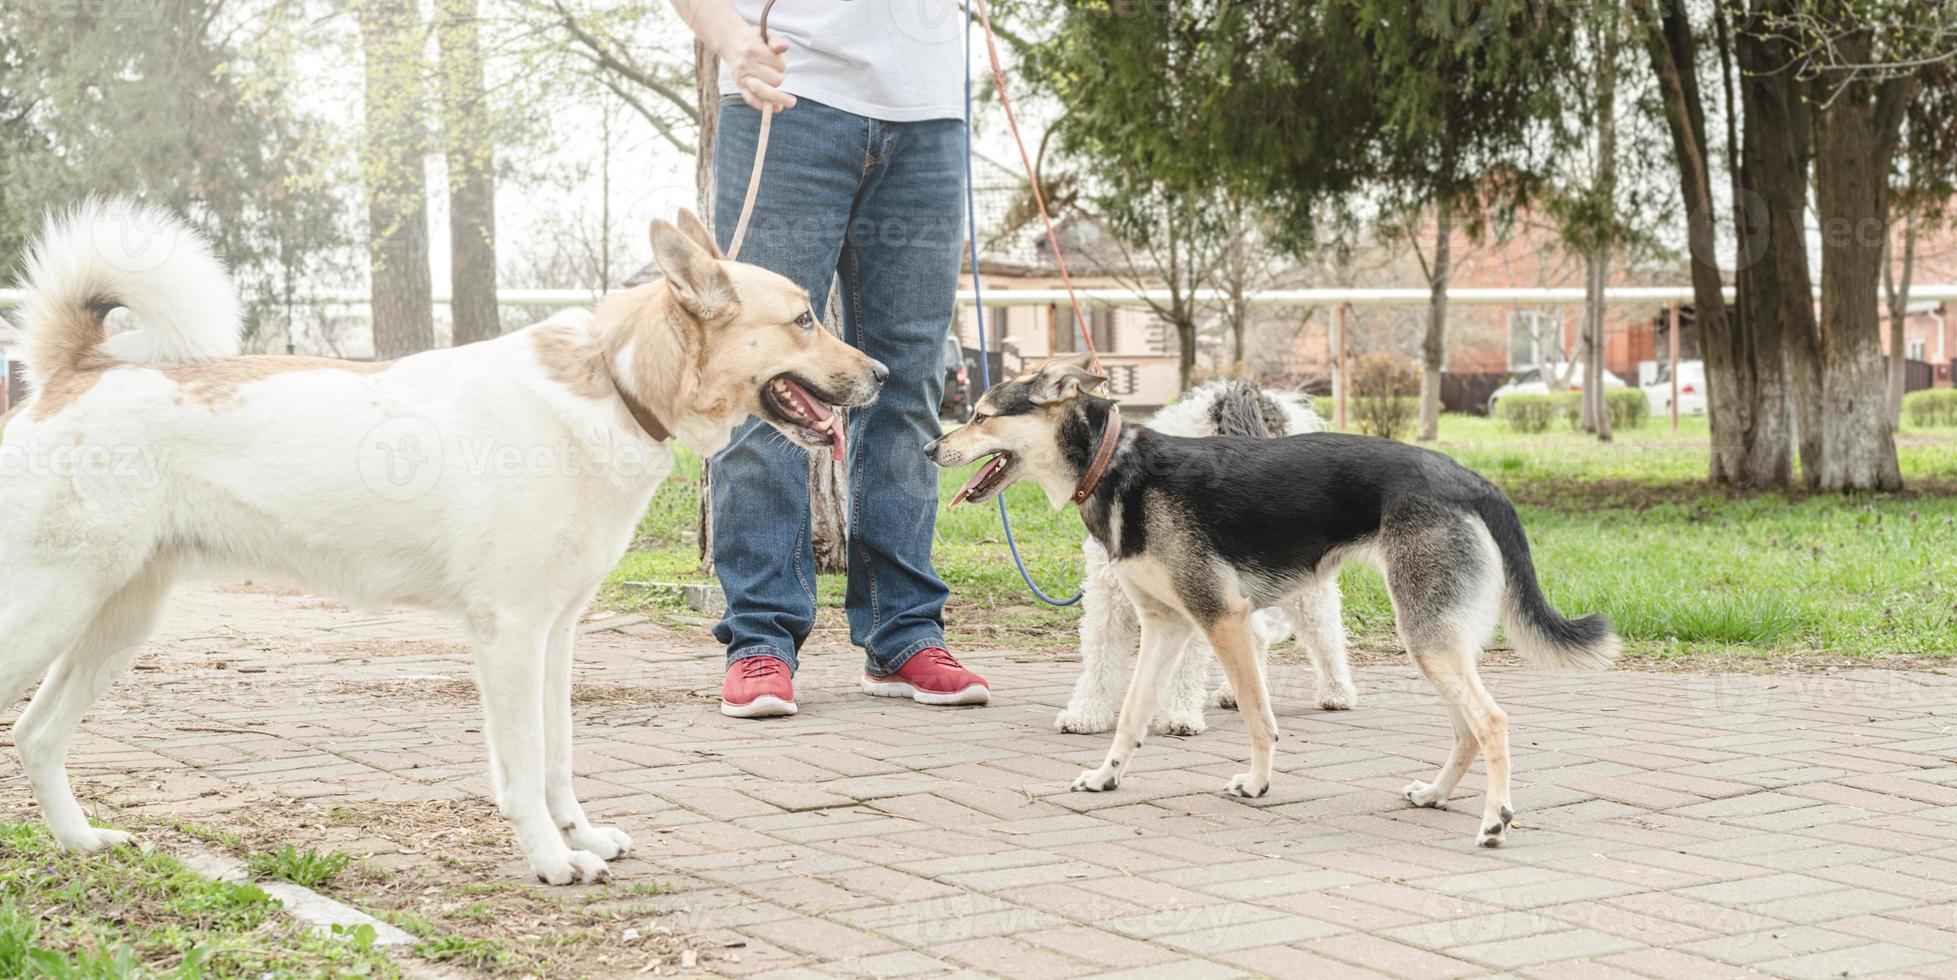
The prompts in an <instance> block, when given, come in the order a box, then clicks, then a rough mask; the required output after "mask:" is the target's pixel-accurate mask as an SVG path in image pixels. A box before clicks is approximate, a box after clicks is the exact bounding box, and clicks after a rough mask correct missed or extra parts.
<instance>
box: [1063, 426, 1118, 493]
mask: <svg viewBox="0 0 1957 980" xmlns="http://www.w3.org/2000/svg"><path fill="white" fill-rule="evenodd" d="M1120 444H1121V410H1120V409H1118V408H1115V407H1113V406H1109V408H1108V424H1107V425H1105V426H1102V427H1101V445H1100V446H1099V447H1098V448H1096V449H1095V450H1094V461H1093V462H1091V463H1089V464H1087V472H1085V473H1082V474H1081V475H1080V483H1079V484H1078V485H1076V486H1075V487H1074V503H1076V504H1078V503H1080V502H1081V501H1083V500H1086V499H1087V495H1088V494H1090V493H1093V492H1094V488H1095V487H1097V486H1100V484H1101V474H1103V473H1106V472H1107V471H1108V463H1110V462H1112V461H1113V460H1114V447H1116V446H1118V445H1120Z"/></svg>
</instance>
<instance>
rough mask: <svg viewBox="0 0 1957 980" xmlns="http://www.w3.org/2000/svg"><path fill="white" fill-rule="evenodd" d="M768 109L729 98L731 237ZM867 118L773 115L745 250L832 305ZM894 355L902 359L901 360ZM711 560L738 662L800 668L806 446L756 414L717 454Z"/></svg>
mask: <svg viewBox="0 0 1957 980" xmlns="http://www.w3.org/2000/svg"><path fill="white" fill-rule="evenodd" d="M760 124H761V114H760V113H759V112H757V111H755V110H754V109H751V108H749V107H747V106H746V105H744V104H742V103H741V102H740V101H739V100H738V99H724V100H722V102H721V107H720V131H719V136H718V138H717V139H716V140H715V144H714V234H715V237H716V238H717V239H718V240H719V242H720V245H721V247H722V248H723V249H724V248H726V247H727V245H728V244H729V242H730V241H731V240H732V239H733V237H734V225H735V223H736V222H738V221H739V220H740V215H741V201H742V199H743V198H744V197H745V196H746V194H747V182H748V174H749V172H750V171H751V169H752V167H753V165H754V149H755V142H756V138H757V136H758V134H759V131H760ZM869 126H870V123H869V121H868V120H866V119H864V118H863V117H861V116H858V115H855V114H853V113H848V112H844V111H842V110H840V109H836V108H833V107H830V106H826V105H822V104H820V103H817V102H814V101H811V100H808V99H803V100H802V101H801V104H800V105H797V106H796V107H795V108H793V109H790V110H788V111H786V112H783V113H780V114H778V115H776V116H775V120H774V124H773V127H772V132H771V133H770V134H769V144H768V158H767V162H766V170H765V174H764V176H763V177H762V179H761V188H760V191H759V193H758V194H757V195H756V198H755V203H754V216H753V218H752V219H750V221H749V225H748V231H747V238H746V240H745V241H744V242H743V243H742V245H741V254H740V261H742V262H747V263H751V264H754V265H759V266H762V267H764V268H767V269H771V270H773V271H775V272H778V273H780V274H781V275H783V276H786V277H788V278H789V279H790V280H792V281H794V282H795V283H796V284H797V285H799V286H801V287H802V288H803V289H806V290H808V291H809V295H810V297H811V298H812V300H813V305H814V307H815V309H816V310H818V311H821V310H823V309H825V308H826V305H827V300H828V296H829V286H830V283H831V281H832V279H833V278H834V276H835V270H836V261H837V256H838V254H839V252H840V251H841V249H842V243H843V236H844V233H845V230H846V228H847V225H848V222H849V214H850V208H851V207H852V205H853V204H854V202H855V200H856V197H857V192H858V190H859V188H860V187H861V186H862V183H863V179H864V171H865V166H866V156H867V154H866V151H865V148H866V146H867V145H868V143H867V141H868V138H869ZM893 367H894V365H893ZM712 484H713V523H714V539H713V544H714V568H715V571H716V572H717V573H718V574H719V576H720V585H721V588H722V590H723V591H725V592H726V595H727V613H726V615H725V616H724V617H723V618H722V619H721V621H720V623H719V625H718V626H716V627H715V628H714V636H715V637H717V638H718V639H719V640H720V642H722V643H723V644H726V646H727V659H728V662H729V663H730V664H731V663H732V662H733V661H735V660H739V659H742V658H745V657H755V656H771V657H776V658H779V659H781V660H783V661H786V662H787V663H788V665H789V667H790V668H791V669H792V668H793V667H794V666H795V656H796V653H797V652H798V651H799V650H800V649H801V646H802V641H803V640H804V639H806V638H807V637H808V635H809V631H810V630H811V629H812V628H814V625H815V588H816V579H815V555H814V551H813V549H812V545H811V542H810V538H809V451H808V450H807V449H804V448H802V447H800V446H796V445H794V444H792V443H790V442H789V441H788V440H787V439H784V438H783V437H782V436H781V434H780V433H777V432H776V431H775V430H774V429H773V428H771V427H769V426H768V425H767V424H765V423H763V422H761V421H760V420H759V419H752V418H751V419H749V420H748V422H747V424H746V425H745V426H743V427H742V428H741V429H740V431H739V432H737V433H736V434H735V436H734V440H733V442H731V443H729V444H728V446H727V448H726V449H725V450H724V451H722V452H721V453H720V454H719V455H717V456H715V457H714V458H713V474H712Z"/></svg>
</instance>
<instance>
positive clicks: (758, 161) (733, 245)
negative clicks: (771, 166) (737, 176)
mask: <svg viewBox="0 0 1957 980" xmlns="http://www.w3.org/2000/svg"><path fill="white" fill-rule="evenodd" d="M773 9H775V0H768V2H767V3H765V4H763V5H762V6H761V24H760V27H761V43H762V44H767V43H768V11H770V10H773ZM736 81H737V82H738V81H739V80H738V79H737V80H736ZM778 111H780V110H779V109H778V107H776V106H775V105H773V104H769V105H768V107H767V108H765V109H762V110H761V135H760V136H758V137H756V139H755V143H754V170H753V171H751V172H750V173H749V174H748V177H747V198H746V199H745V200H743V201H742V202H741V220H739V221H737V222H735V223H734V238H733V240H732V241H730V242H728V245H727V257H728V258H729V259H738V258H740V256H741V242H742V241H743V240H744V239H746V238H747V223H748V219H749V218H752V217H754V196H755V194H756V193H757V192H759V191H760V190H761V165H762V163H763V162H764V161H766V160H767V159H768V128H769V127H770V126H771V125H772V124H773V123H774V121H775V113H776V112H778Z"/></svg>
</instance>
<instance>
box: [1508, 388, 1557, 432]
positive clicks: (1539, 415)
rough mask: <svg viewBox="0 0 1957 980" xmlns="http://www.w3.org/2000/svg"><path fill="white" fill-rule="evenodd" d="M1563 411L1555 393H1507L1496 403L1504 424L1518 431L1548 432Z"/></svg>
mask: <svg viewBox="0 0 1957 980" xmlns="http://www.w3.org/2000/svg"><path fill="white" fill-rule="evenodd" d="M1562 412H1563V406H1561V405H1559V404H1557V403H1556V401H1555V396H1553V395H1505V396H1503V397H1502V400H1501V401H1498V402H1496V403H1495V414H1496V416H1497V417H1499V418H1500V419H1501V420H1502V424H1503V425H1506V426H1508V427H1509V428H1511V429H1514V430H1515V431H1517V432H1548V431H1549V426H1550V423H1552V422H1554V421H1556V417H1557V416H1558V415H1560V414H1562Z"/></svg>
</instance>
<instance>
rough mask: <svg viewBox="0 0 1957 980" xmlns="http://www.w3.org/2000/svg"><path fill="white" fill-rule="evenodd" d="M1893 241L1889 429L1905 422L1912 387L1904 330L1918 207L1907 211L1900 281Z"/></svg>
mask: <svg viewBox="0 0 1957 980" xmlns="http://www.w3.org/2000/svg"><path fill="white" fill-rule="evenodd" d="M1888 245H1889V242H1888V239H1887V236H1884V240H1883V246H1884V253H1883V260H1882V278H1883V282H1884V283H1885V285H1886V287H1887V289H1886V291H1887V292H1888V293H1889V427H1890V428H1891V429H1894V428H1896V427H1897V426H1899V425H1901V424H1902V420H1903V387H1904V386H1905V385H1906V384H1908V382H1909V379H1908V376H1907V373H1906V372H1905V371H1904V370H1903V369H1904V367H1905V362H1904V360H1903V356H1904V350H1903V327H1904V326H1905V324H1907V322H1908V321H1909V287H1910V281H1911V280H1912V279H1913V278H1914V277H1915V275H1916V208H1915V206H1914V205H1911V206H1910V207H1908V208H1906V209H1905V210H1904V211H1903V269H1902V274H1901V276H1900V278H1899V277H1898V276H1897V273H1896V270H1895V268H1894V267H1893V266H1892V265H1891V264H1890V262H1889V257H1888V251H1887V248H1888Z"/></svg>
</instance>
